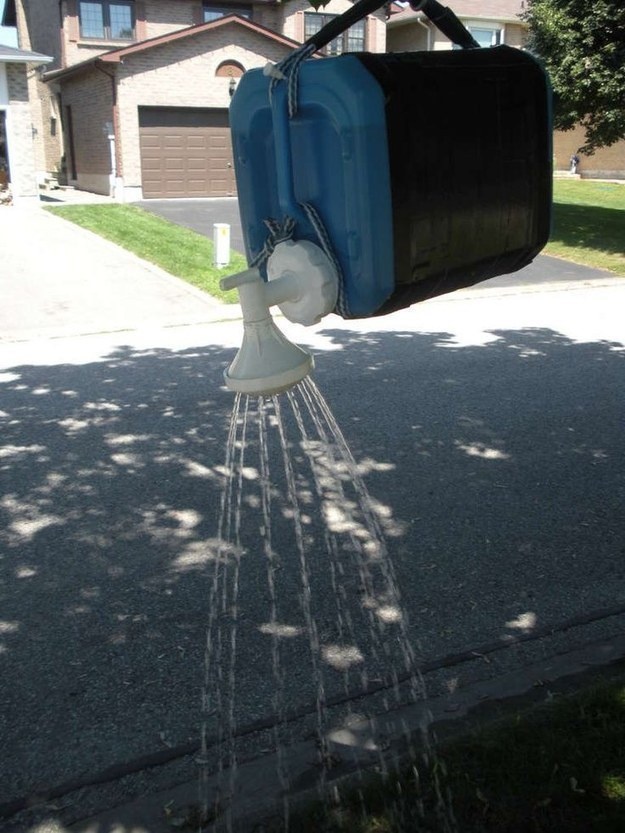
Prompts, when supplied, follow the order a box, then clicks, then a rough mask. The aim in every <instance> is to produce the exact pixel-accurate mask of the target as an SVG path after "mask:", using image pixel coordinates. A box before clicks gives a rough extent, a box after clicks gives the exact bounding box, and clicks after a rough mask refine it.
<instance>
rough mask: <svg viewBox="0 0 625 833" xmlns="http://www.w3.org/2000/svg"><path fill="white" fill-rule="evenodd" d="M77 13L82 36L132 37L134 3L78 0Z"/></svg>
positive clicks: (114, 38) (114, 0)
mask: <svg viewBox="0 0 625 833" xmlns="http://www.w3.org/2000/svg"><path fill="white" fill-rule="evenodd" d="M79 14H80V35H81V37H83V38H97V39H98V40H133V39H134V36H135V15H134V4H133V3H132V2H128V0H80V4H79Z"/></svg>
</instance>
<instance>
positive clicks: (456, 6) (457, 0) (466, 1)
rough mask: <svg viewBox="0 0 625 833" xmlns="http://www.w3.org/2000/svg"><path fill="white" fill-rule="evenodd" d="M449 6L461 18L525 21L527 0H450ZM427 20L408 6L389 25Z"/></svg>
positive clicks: (507, 21)
mask: <svg viewBox="0 0 625 833" xmlns="http://www.w3.org/2000/svg"><path fill="white" fill-rule="evenodd" d="M449 7H450V8H451V10H452V11H453V12H454V13H455V15H456V17H458V18H460V20H496V21H498V22H501V23H523V21H522V20H521V19H520V18H521V15H522V14H523V13H524V12H525V11H526V7H527V0H450V2H449ZM424 19H425V20H427V17H426V16H425V15H424V14H423V12H415V11H414V9H411V8H410V7H408V8H407V9H404V10H403V11H402V12H400V13H399V14H394V15H393V16H392V17H391V19H390V20H389V21H388V25H389V26H391V27H392V26H400V25H402V24H405V23H411V22H413V21H415V20H424Z"/></svg>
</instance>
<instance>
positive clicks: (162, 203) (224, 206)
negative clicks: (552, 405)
mask: <svg viewBox="0 0 625 833" xmlns="http://www.w3.org/2000/svg"><path fill="white" fill-rule="evenodd" d="M136 204H137V205H139V206H140V207H141V208H143V209H145V210H146V211H151V212H152V213H153V214H156V215H158V216H159V217H164V218H165V219H166V220H171V222H172V223H177V224H178V225H181V226H185V227H186V228H190V229H191V230H192V231H197V232H198V233H199V234H203V235H205V236H206V237H210V238H211V239H212V237H213V224H214V223H229V224H230V242H231V246H232V248H233V249H234V250H235V251H237V252H242V253H244V252H245V244H244V242H243V232H242V230H241V218H240V216H239V203H238V200H237V198H236V197H227V198H224V199H192V200H183V199H180V200H142V201H141V202H138V203H136ZM596 278H597V271H596V270H595V269H589V268H588V267H586V266H580V265H578V264H577V263H568V262H566V261H563V260H558V258H555V257H548V256H546V255H539V257H537V258H536V260H535V261H534V262H533V263H530V265H529V266H526V267H525V269H521V270H520V271H518V272H515V273H514V274H512V275H502V276H501V277H499V278H493V280H491V281H489V282H488V286H489V287H491V288H497V287H502V288H507V287H510V286H536V285H541V284H545V283H567V282H570V281H584V280H593V279H596Z"/></svg>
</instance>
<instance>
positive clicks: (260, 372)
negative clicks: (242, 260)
mask: <svg viewBox="0 0 625 833" xmlns="http://www.w3.org/2000/svg"><path fill="white" fill-rule="evenodd" d="M267 274H268V276H269V281H267V282H265V281H263V279H262V278H261V276H260V272H259V271H258V269H248V270H247V271H246V272H240V273H239V274H237V275H231V276H230V277H227V278H224V279H223V280H222V281H221V287H222V289H234V288H236V289H238V290H239V300H240V303H241V310H242V312H243V342H242V344H241V347H240V349H239V352H238V353H237V355H236V356H235V358H234V361H233V362H232V364H231V365H230V367H228V369H227V370H226V371H225V372H224V379H225V382H226V385H227V387H228V388H230V390H233V391H236V392H237V393H245V394H249V395H256V396H262V395H269V394H273V393H280V392H282V391H285V390H288V389H289V388H291V387H293V385H296V384H297V383H298V382H300V381H301V380H302V379H304V378H305V377H306V376H308V374H309V373H310V372H311V370H312V369H313V367H314V361H313V357H312V356H311V354H310V353H309V352H308V351H307V350H304V349H303V348H302V347H299V346H298V345H296V344H293V343H292V342H291V341H289V340H288V338H286V336H285V335H284V334H283V333H282V332H281V331H280V330H279V329H278V327H277V326H276V325H275V323H274V321H273V319H272V317H271V313H270V312H269V308H270V307H271V306H273V305H275V304H277V305H279V306H280V309H281V311H282V312H283V314H284V315H285V316H286V317H287V318H289V320H291V321H296V322H297V323H300V324H304V325H310V324H315V323H317V322H318V321H320V320H321V318H323V316H324V315H327V314H328V313H329V312H331V311H332V310H333V309H334V306H335V304H336V296H337V292H338V278H337V275H336V272H335V270H334V267H333V266H332V264H331V262H330V260H329V258H328V257H327V256H326V255H325V254H324V253H323V251H322V250H321V249H320V248H319V247H318V246H315V245H314V243H310V242H308V241H305V240H300V241H297V242H294V241H292V240H287V241H285V242H283V243H280V244H279V245H278V246H276V249H275V251H274V252H273V254H272V255H271V257H270V259H269V261H268V264H267Z"/></svg>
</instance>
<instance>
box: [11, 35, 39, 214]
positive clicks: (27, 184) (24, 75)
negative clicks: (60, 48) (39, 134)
mask: <svg viewBox="0 0 625 833" xmlns="http://www.w3.org/2000/svg"><path fill="white" fill-rule="evenodd" d="M51 60H52V59H51V58H50V57H48V56H46V55H39V54H37V53H34V52H29V51H26V50H24V49H15V48H13V47H11V46H3V45H0V195H1V198H2V200H3V201H4V199H5V197H4V196H3V194H4V193H6V192H7V191H8V190H10V193H11V197H12V199H13V201H14V202H15V203H18V202H26V201H28V200H36V199H38V197H39V190H38V187H37V177H36V166H35V143H34V140H33V108H32V106H31V101H30V97H29V94H28V77H29V76H30V75H32V74H34V73H35V72H36V71H37V68H38V67H41V66H45V64H46V63H48V62H50V61H51ZM35 105H36V103H35Z"/></svg>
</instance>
